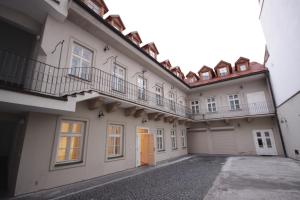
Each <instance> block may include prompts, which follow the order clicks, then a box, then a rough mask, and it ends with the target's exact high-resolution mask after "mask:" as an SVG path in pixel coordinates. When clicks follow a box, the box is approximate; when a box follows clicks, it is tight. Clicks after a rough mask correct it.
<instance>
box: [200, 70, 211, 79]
mask: <svg viewBox="0 0 300 200" xmlns="http://www.w3.org/2000/svg"><path fill="white" fill-rule="evenodd" d="M201 76H202V79H203V80H209V79H210V76H209V72H203V73H201Z"/></svg>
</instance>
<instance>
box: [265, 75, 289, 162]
mask: <svg viewBox="0 0 300 200" xmlns="http://www.w3.org/2000/svg"><path fill="white" fill-rule="evenodd" d="M266 78H267V84H268V85H269V88H270V91H271V96H272V101H273V104H274V107H275V118H276V121H277V126H278V130H279V135H280V139H281V144H282V148H283V153H284V156H285V157H287V153H286V149H285V144H284V141H283V136H282V131H281V126H280V122H279V119H278V113H277V108H276V105H277V104H276V101H275V98H274V93H273V87H272V84H271V81H270V72H269V71H267V72H266Z"/></svg>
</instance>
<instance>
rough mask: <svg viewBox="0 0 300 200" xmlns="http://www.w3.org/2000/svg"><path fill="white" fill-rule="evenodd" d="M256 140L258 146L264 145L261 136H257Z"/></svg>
mask: <svg viewBox="0 0 300 200" xmlns="http://www.w3.org/2000/svg"><path fill="white" fill-rule="evenodd" d="M257 142H258V146H259V147H261V148H262V147H263V146H264V145H263V142H262V139H261V138H258V139H257Z"/></svg>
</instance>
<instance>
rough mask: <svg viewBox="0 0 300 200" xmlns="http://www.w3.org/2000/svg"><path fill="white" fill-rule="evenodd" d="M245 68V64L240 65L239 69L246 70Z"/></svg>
mask: <svg viewBox="0 0 300 200" xmlns="http://www.w3.org/2000/svg"><path fill="white" fill-rule="evenodd" d="M246 70H247V66H246V65H245V64H242V65H240V71H241V72H243V71H246Z"/></svg>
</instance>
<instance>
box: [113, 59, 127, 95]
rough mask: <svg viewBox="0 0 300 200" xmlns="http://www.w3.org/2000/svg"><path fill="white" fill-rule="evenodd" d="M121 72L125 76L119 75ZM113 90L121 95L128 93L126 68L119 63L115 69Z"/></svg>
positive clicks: (115, 65)
mask: <svg viewBox="0 0 300 200" xmlns="http://www.w3.org/2000/svg"><path fill="white" fill-rule="evenodd" d="M120 70H123V75H121V74H120V73H119V71H120ZM112 90H114V91H116V92H120V93H125V92H126V68H125V67H122V66H121V65H119V64H117V63H115V64H114V67H113V74H112Z"/></svg>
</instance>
